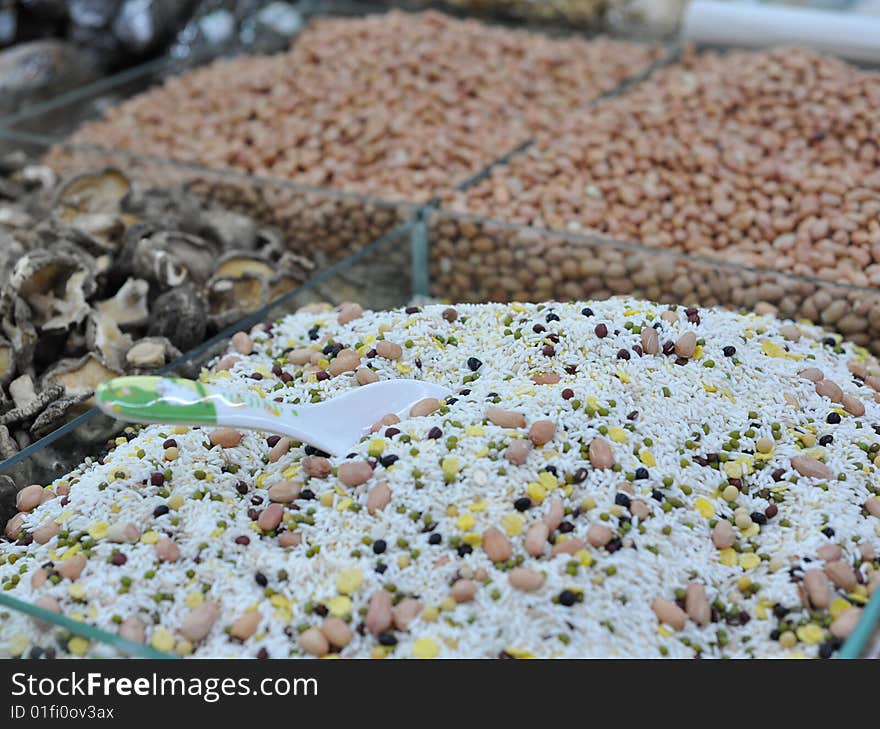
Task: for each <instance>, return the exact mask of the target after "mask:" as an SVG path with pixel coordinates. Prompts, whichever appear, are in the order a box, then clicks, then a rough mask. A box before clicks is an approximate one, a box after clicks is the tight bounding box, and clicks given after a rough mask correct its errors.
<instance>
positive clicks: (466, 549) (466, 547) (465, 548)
mask: <svg viewBox="0 0 880 729" xmlns="http://www.w3.org/2000/svg"><path fill="white" fill-rule="evenodd" d="M457 551H458V556H459V557H466V556H467V555H469V554H471V553H472V552H473V551H474V548H473V547H472V546H471V545H470V544H462V545H461V546H460V547H459V548H458V550H457Z"/></svg>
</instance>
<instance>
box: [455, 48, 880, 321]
mask: <svg viewBox="0 0 880 729" xmlns="http://www.w3.org/2000/svg"><path fill="white" fill-rule="evenodd" d="M563 127H564V128H563ZM540 136H541V139H540V140H539V141H538V143H537V144H536V146H535V147H534V148H533V149H531V150H529V151H528V152H526V153H525V154H523V155H521V156H520V157H518V158H516V159H514V160H513V161H512V163H511V164H509V165H507V166H505V167H501V168H496V170H495V171H494V174H493V175H492V176H491V178H490V179H487V180H485V181H483V182H482V183H480V184H479V185H477V186H475V187H474V188H472V189H470V190H468V191H467V192H466V193H460V194H455V195H452V196H450V200H449V202H450V205H449V207H451V208H452V209H453V210H457V211H467V212H471V213H477V214H483V215H488V216H490V217H494V218H500V219H504V220H509V221H512V222H516V223H524V224H529V225H535V226H541V227H549V228H553V229H559V230H567V231H584V232H594V233H601V234H605V235H608V236H610V237H613V238H616V239H618V240H626V241H633V242H640V243H643V244H646V245H648V246H655V247H660V248H669V249H673V250H678V251H686V252H691V253H697V254H703V255H707V256H711V257H713V258H719V257H720V258H724V259H726V260H729V261H735V262H738V263H742V264H745V265H748V266H756V267H762V268H768V267H769V268H773V269H778V270H783V271H791V272H793V273H796V274H801V275H808V276H819V277H821V278H825V279H828V280H830V281H835V282H840V283H852V284H856V285H861V286H867V285H870V286H877V285H880V74H878V73H876V72H873V73H872V72H866V71H862V70H859V69H856V68H853V67H851V66H848V65H846V64H844V63H842V62H840V61H837V60H835V59H832V58H829V57H826V56H822V55H820V54H817V53H813V52H810V51H806V50H799V49H792V48H783V49H777V50H772V51H767V52H759V53H730V54H728V55H719V54H715V53H706V54H700V55H697V54H687V55H686V57H685V58H684V59H683V61H682V62H681V63H680V64H676V65H675V66H672V67H669V68H666V69H663V70H662V71H659V72H657V73H655V74H653V75H652V76H651V78H649V79H648V80H647V81H645V82H643V83H642V84H639V85H638V86H637V87H635V88H634V89H632V90H630V91H629V92H627V93H625V94H623V95H621V96H618V97H616V98H613V99H610V100H607V101H605V102H602V103H601V104H599V106H598V108H597V109H595V110H594V111H591V112H589V113H585V114H579V115H572V116H571V117H570V118H569V119H568V120H567V122H566V123H565V124H564V125H562V126H561V127H560V129H558V130H557V132H556V133H555V134H547V133H543V132H541V133H540ZM701 303H703V304H707V303H708V302H706V301H703V302H701Z"/></svg>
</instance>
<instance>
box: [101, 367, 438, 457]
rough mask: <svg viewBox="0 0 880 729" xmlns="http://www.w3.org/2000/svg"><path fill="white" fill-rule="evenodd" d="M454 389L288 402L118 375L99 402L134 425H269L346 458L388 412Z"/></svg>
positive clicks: (395, 387) (421, 386) (403, 384)
mask: <svg viewBox="0 0 880 729" xmlns="http://www.w3.org/2000/svg"><path fill="white" fill-rule="evenodd" d="M451 394H452V391H451V390H447V389H446V388H445V387H441V386H440V385H433V384H431V383H429V382H421V381H419V380H385V381H382V382H374V383H372V384H369V385H363V386H361V387H358V388H357V389H354V390H349V391H348V392H345V393H343V394H342V395H339V396H338V397H334V398H333V399H331V400H326V401H324V402H321V403H317V404H315V405H287V404H285V403H278V402H274V401H272V400H267V399H265V398H261V397H258V396H256V395H253V394H243V395H242V394H238V393H234V392H230V391H228V390H225V389H223V388H222V387H217V386H216V385H206V384H204V383H201V382H197V381H195V380H184V379H179V378H171V377H118V378H116V379H113V380H109V381H107V382H104V383H102V384H101V385H99V386H98V389H97V391H96V392H95V400H96V401H97V404H98V407H99V408H100V409H101V410H103V411H104V412H105V413H107V414H108V415H110V416H112V417H114V418H118V419H120V420H125V421H129V422H133V423H159V424H166V423H167V424H175V425H217V426H228V427H230V428H241V429H244V430H261V431H265V432H267V433H277V434H278V435H286V436H289V437H291V438H294V439H296V440H298V441H302V442H303V443H308V444H309V445H311V446H314V447H315V448H317V449H319V450H322V451H324V452H326V453H329V454H330V455H334V456H341V455H345V454H346V453H348V452H349V451H350V450H351V447H352V446H353V445H354V444H355V443H357V442H358V441H359V440H360V439H361V438H362V437H364V436H365V435H367V434H369V432H370V429H371V428H372V426H373V425H374V424H375V423H377V422H379V421H380V420H381V419H382V418H383V417H384V416H385V415H388V414H390V413H394V414H395V415H397V416H398V417H399V418H401V419H402V418H405V417H408V416H409V411H410V409H411V408H412V406H413V405H415V404H416V403H417V402H419V401H420V400H423V399H425V398H429V397H433V398H437V399H438V400H442V399H443V398H446V397H449V396H450V395H451Z"/></svg>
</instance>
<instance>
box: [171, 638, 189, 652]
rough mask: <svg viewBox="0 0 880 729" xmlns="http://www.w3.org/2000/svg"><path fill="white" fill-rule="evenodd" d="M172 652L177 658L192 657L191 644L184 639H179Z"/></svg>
mask: <svg viewBox="0 0 880 729" xmlns="http://www.w3.org/2000/svg"><path fill="white" fill-rule="evenodd" d="M174 652H175V653H176V654H177V655H179V656H189V655H192V652H193V644H192V643H190V642H189V641H188V640H187V639H186V638H181V639H180V640H179V641H177V645H175V646H174Z"/></svg>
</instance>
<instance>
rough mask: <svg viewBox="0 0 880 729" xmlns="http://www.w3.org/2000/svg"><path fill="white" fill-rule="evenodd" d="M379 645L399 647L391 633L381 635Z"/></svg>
mask: <svg viewBox="0 0 880 729" xmlns="http://www.w3.org/2000/svg"><path fill="white" fill-rule="evenodd" d="M379 643H380V644H381V645H385V646H392V645H397V638H395V637H394V635H392V634H391V633H379Z"/></svg>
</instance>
